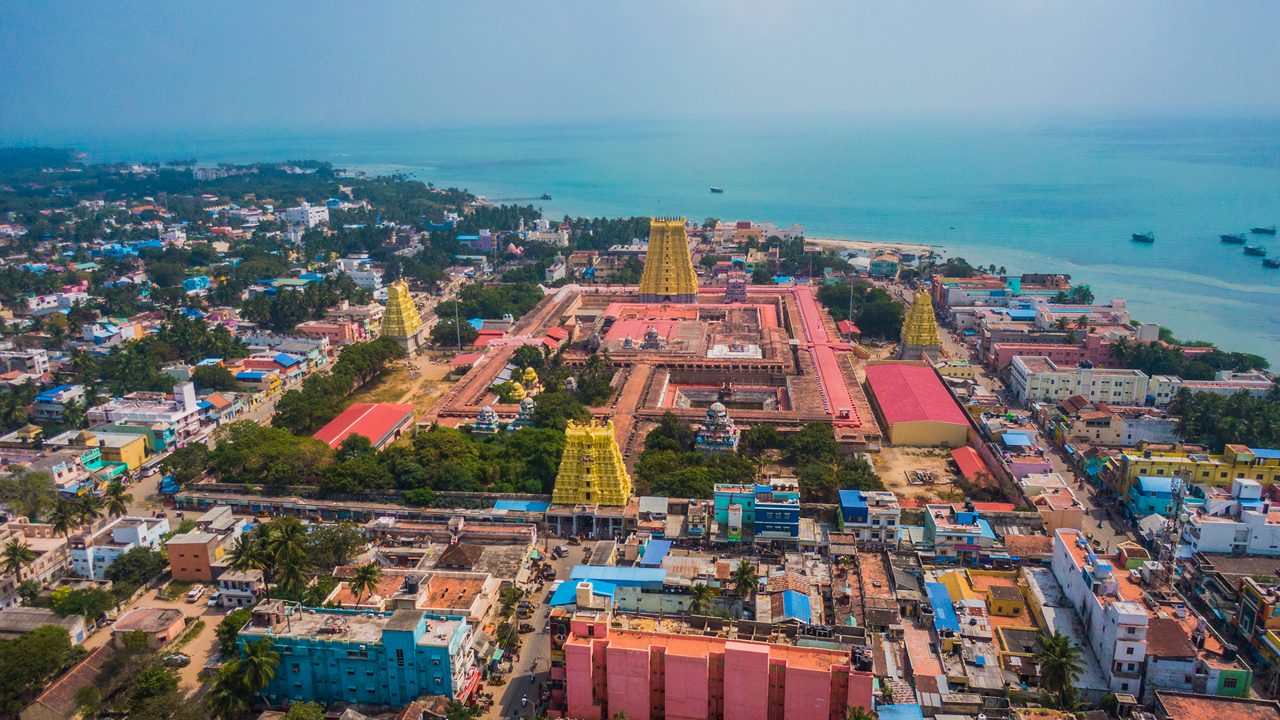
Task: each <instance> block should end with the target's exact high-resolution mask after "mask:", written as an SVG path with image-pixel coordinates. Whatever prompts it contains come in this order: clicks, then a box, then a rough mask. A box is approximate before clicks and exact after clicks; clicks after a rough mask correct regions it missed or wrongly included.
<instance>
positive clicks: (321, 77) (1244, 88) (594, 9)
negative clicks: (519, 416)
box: [0, 0, 1280, 141]
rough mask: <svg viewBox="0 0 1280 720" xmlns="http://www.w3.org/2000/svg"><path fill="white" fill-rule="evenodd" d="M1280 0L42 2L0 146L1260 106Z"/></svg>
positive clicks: (18, 65) (24, 8) (1232, 112)
mask: <svg viewBox="0 0 1280 720" xmlns="http://www.w3.org/2000/svg"><path fill="white" fill-rule="evenodd" d="M1277 28H1280V3H1276V2H1251V1H1249V0H1241V1H1238V2H1237V1H1234V0H1233V1H1232V2H1229V3H1223V2H1216V1H1215V2H1181V1H1179V0H1163V1H1159V2H1146V1H1132V2H1129V1H1126V2H1119V1H1117V2H1108V3H1100V2H1090V1H1088V0H1086V1H1084V2H1080V1H1067V0H1063V1H1057V0H1049V1H1046V2H1028V1H1026V0H1014V1H1010V2H996V1H988V2H984V1H981V0H979V1H976V2H911V1H905V2H904V1H901V0H894V1H892V2H888V1H887V2H882V3H855V2H845V1H837V2H819V1H815V2H796V3H789V2H779V1H778V0H772V1H768V2H757V1H755V0H731V1H727V2H714V1H708V2H697V1H690V0H682V1H675V2H611V1H609V0H587V1H582V2H577V1H565V2H538V1H534V0H511V1H510V2H487V1H484V0H480V1H475V0H469V1H466V2H432V1H430V0H423V1H421V2H350V1H349V0H348V1H345V2H325V1H323V0H321V1H318V2H306V3H303V2H285V1H278V2H277V1H274V0H268V1H266V2H242V1H237V0H224V1H220V2H203V3H201V2H172V1H171V0H166V1H164V2H158V1H157V2H141V1H140V2H128V1H123V2H112V3H101V2H72V1H67V2H55V3H49V2H44V1H32V2H28V1H26V0H8V1H7V2H5V3H4V10H3V18H2V19H0V140H4V139H8V140H10V141H12V140H14V139H47V138H50V137H56V136H58V135H59V134H66V133H77V134H81V135H83V134H86V133H87V134H96V133H103V134H110V133H120V132H131V131H139V130H147V131H154V130H162V129H175V128H181V129H193V128H195V129H201V128H203V129H222V130H226V129H235V128H240V127H244V128H279V129H289V128H320V129H326V128H342V127H359V128H371V127H398V128H399V127H421V126H438V125H454V126H456V125H467V124H477V123H483V124H498V125H510V124H522V123H560V122H565V121H589V120H597V119H612V118H632V119H648V118H677V119H679V118H693V117H735V116H767V117H775V118H776V117H782V118H788V117H797V118H799V117H830V118H840V117H846V116H850V117H852V116H856V117H860V118H897V117H932V118H937V117H944V118H957V119H963V118H983V117H1017V118H1048V119H1052V118H1055V117H1064V116H1084V117H1096V116H1104V117H1115V116H1128V115H1145V116H1151V115H1155V116H1161V115H1214V116H1226V117H1234V116H1274V115H1277V114H1280V43H1277V42H1276V35H1275V31H1276V29H1277Z"/></svg>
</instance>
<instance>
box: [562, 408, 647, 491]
mask: <svg viewBox="0 0 1280 720" xmlns="http://www.w3.org/2000/svg"><path fill="white" fill-rule="evenodd" d="M564 439H565V445H564V454H563V455H561V456H560V472H559V474H558V475H556V485H555V489H554V490H553V491H552V493H551V502H552V503H554V504H556V505H607V506H617V507H621V506H625V505H626V504H627V501H628V500H630V499H631V475H629V474H628V473H627V467H626V465H624V464H623V462H622V453H621V452H620V451H619V450H618V441H617V439H616V438H615V437H614V434H613V421H612V420H609V421H606V422H603V423H597V422H595V421H594V420H593V421H591V422H589V423H587V424H585V425H580V424H578V423H575V422H573V421H572V420H571V421H569V426H568V427H567V428H565V431H564Z"/></svg>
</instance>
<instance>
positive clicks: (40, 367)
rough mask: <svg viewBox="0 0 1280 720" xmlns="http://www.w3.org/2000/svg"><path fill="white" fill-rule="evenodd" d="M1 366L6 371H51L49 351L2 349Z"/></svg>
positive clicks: (31, 373)
mask: <svg viewBox="0 0 1280 720" xmlns="http://www.w3.org/2000/svg"><path fill="white" fill-rule="evenodd" d="M0 368H3V369H4V370H3V371H4V372H14V371H17V372H20V373H22V374H24V375H44V374H45V373H47V372H49V353H47V352H45V351H44V350H39V349H31V350H0Z"/></svg>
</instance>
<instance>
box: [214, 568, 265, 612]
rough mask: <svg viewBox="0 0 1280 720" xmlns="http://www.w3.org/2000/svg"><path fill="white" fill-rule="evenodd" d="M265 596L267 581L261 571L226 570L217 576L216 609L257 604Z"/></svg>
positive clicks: (254, 569) (255, 569)
mask: <svg viewBox="0 0 1280 720" xmlns="http://www.w3.org/2000/svg"><path fill="white" fill-rule="evenodd" d="M266 594H267V581H266V579H265V576H264V575H263V573H262V571H261V570H258V569H257V568H253V569H251V570H245V571H236V570H227V571H225V572H223V573H222V574H221V575H219V576H218V607H223V608H242V607H251V606H254V605H257V604H258V601H259V600H261V599H262V598H263V596H265V595H266Z"/></svg>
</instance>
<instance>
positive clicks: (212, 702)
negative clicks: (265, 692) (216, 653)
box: [205, 660, 251, 720]
mask: <svg viewBox="0 0 1280 720" xmlns="http://www.w3.org/2000/svg"><path fill="white" fill-rule="evenodd" d="M239 666H240V661H239V660H231V661H229V662H227V663H226V664H224V665H223V666H222V669H221V670H219V671H218V677H217V678H216V679H215V680H214V681H213V686H212V687H211V688H209V694H208V695H207V696H206V697H205V702H206V703H207V705H208V708H209V712H210V713H212V714H213V716H214V717H216V718H218V719H219V720H236V719H237V718H239V717H240V716H241V715H244V714H245V713H246V712H248V711H249V696H250V694H251V693H248V692H246V691H245V688H244V683H243V680H242V678H241V677H240V667H239Z"/></svg>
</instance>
